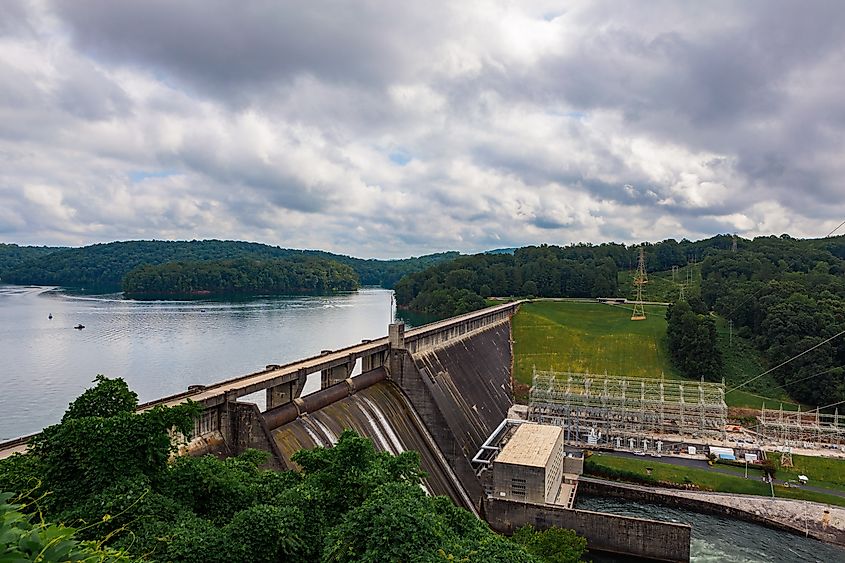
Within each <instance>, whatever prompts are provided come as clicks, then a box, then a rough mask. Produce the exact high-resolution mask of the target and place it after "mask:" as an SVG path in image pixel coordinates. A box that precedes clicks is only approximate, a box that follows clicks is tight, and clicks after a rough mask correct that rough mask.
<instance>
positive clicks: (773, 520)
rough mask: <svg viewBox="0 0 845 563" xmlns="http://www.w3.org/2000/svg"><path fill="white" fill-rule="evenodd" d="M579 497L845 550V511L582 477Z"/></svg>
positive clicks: (754, 497) (776, 500)
mask: <svg viewBox="0 0 845 563" xmlns="http://www.w3.org/2000/svg"><path fill="white" fill-rule="evenodd" d="M578 490H579V494H586V495H595V496H604V497H617V498H624V499H627V500H634V501H642V502H648V503H655V504H662V505H665V506H671V507H678V508H686V509H689V510H694V511H696V512H704V513H707V514H717V515H721V516H728V517H731V518H737V519H740V520H744V521H747V522H752V523H755V524H760V525H763V526H766V527H769V528H774V529H777V530H783V531H787V532H791V533H794V534H798V535H801V536H805V537H810V538H814V539H817V540H820V541H823V542H826V543H830V544H833V545H836V546H840V547H845V508H840V507H835V506H830V505H826V504H821V503H816V502H809V501H801V500H792V499H778V498H766V497H760V496H753V495H738V494H728V493H710V492H701V491H682V490H674V489H661V488H658V487H646V486H642V485H632V484H628V483H618V482H614V481H605V480H603V479H595V478H593V477H587V476H582V477H581V479H580V480H579V484H578Z"/></svg>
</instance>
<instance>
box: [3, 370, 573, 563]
mask: <svg viewBox="0 0 845 563" xmlns="http://www.w3.org/2000/svg"><path fill="white" fill-rule="evenodd" d="M95 382H96V386H95V387H94V388H93V389H90V390H89V391H86V392H85V393H84V394H83V395H82V396H81V397H80V398H78V399H77V400H75V401H74V402H73V403H71V405H70V408H69V409H68V413H67V414H66V415H65V417H64V418H63V421H62V423H61V424H58V425H55V426H52V427H50V428H47V429H45V431H44V432H43V433H42V435H41V436H40V437H38V438H37V439H35V440H34V441H33V443H32V447H31V448H30V451H29V452H28V453H27V454H24V455H20V454H18V455H15V456H12V457H11V458H8V459H5V460H0V488H3V489H5V488H8V489H10V490H13V491H15V492H16V493H17V494H19V495H23V496H25V497H26V498H27V499H29V500H30V502H29V508H30V509H35V508H37V510H39V511H42V512H43V514H44V515H45V516H46V517H48V518H49V519H50V520H52V521H61V522H68V523H73V524H74V525H76V524H78V525H79V526H80V527H79V529H78V530H72V529H70V528H63V527H61V526H52V525H45V526H46V528H45V530H53V531H50V532H49V533H47V532H45V534H46V535H45V536H44V537H45V538H46V539H45V541H49V540H50V538H52V537H57V538H59V540H60V541H62V542H64V541H69V542H71V543H68V544H65V543H62V544H61V546H62V547H61V548H62V549H66V548H67V549H70V551H67V552H66V553H67V554H72V553H76V552H75V551H73V550H74V549H76V550H77V551H79V553H80V554H82V555H85V556H86V557H87V555H88V552H86V551H84V549H83V548H85V549H88V547H87V546H89V545H94V544H89V543H85V542H86V541H88V542H91V541H95V540H96V541H98V542H100V543H101V544H107V545H108V546H109V548H110V549H120V550H122V551H121V552H120V553H118V552H115V551H104V550H102V549H100V547H97V546H94V547H92V548H91V549H93V550H94V551H92V553H94V555H93V556H92V557H95V558H92V559H85V558H80V559H72V558H70V559H68V560H80V561H110V560H121V559H117V557H123V555H121V554H129V555H130V556H133V557H137V558H141V559H155V560H163V561H186V562H197V563H199V562H203V563H205V562H210V563H215V562H219V563H223V562H229V561H259V562H260V561H266V562H274V561H338V562H339V561H443V560H448V561H466V562H477V563H481V562H492V563H506V562H507V563H529V562H536V561H543V560H549V561H552V559H543V558H542V557H541V558H537V557H535V556H532V555H530V554H529V552H527V551H525V550H524V549H523V548H522V547H520V546H519V545H517V544H516V543H513V542H511V541H509V540H507V539H505V538H503V537H501V536H498V535H496V534H495V533H493V532H492V531H491V530H490V529H489V527H487V525H486V524H484V523H483V522H481V521H480V520H478V519H477V518H476V517H475V516H473V515H472V514H471V513H469V512H467V511H465V510H463V509H460V508H458V507H456V506H454V505H453V504H452V503H451V501H450V500H449V499H447V498H444V497H429V496H427V495H426V494H425V493H424V492H423V490H422V488H421V479H422V478H423V477H424V474H423V472H422V471H421V470H420V466H419V457H418V455H417V454H416V453H415V452H404V453H402V454H400V455H398V456H392V455H390V454H388V453H384V452H378V451H376V450H375V448H374V447H373V444H372V442H371V441H370V440H367V439H365V438H361V437H359V436H358V435H356V434H355V433H354V432H352V431H351V430H347V431H346V432H344V433H343V434H342V435H341V436H340V437H339V439H338V442H337V444H336V445H335V446H334V447H331V448H316V449H314V450H310V451H306V450H303V451H300V452H298V453H297V454H295V455H294V460H295V461H296V462H297V464H299V466H300V467H301V468H302V471H301V472H300V473H296V472H292V471H284V472H273V471H267V470H263V469H261V468H260V466H261V464H263V463H264V462H265V461H266V459H267V456H266V454H264V453H263V452H257V451H248V452H246V453H244V454H242V455H240V456H237V457H233V458H229V459H225V460H221V459H218V458H215V457H212V456H205V457H187V456H184V457H176V458H173V459H170V454H171V453H172V451H173V444H172V441H171V436H172V433H173V431H176V432H181V433H183V434H185V435H188V434H189V433H190V430H191V427H192V424H193V420H194V418H195V417H196V416H197V415H198V412H199V409H198V408H197V406H196V405H195V404H186V405H182V406H180V407H174V408H169V409H168V408H163V407H158V408H153V409H150V410H146V411H144V412H142V413H138V414H136V413H134V412H133V408H134V406H135V405H136V403H137V399H136V397H135V395H134V394H133V393H132V392H131V391H130V390H129V389H128V388H127V387H126V385H125V383H123V382H122V381H121V380H113V379H109V378H106V377H103V376H98V377H97V379H96V380H95ZM0 498H7V497H0ZM42 512H39V514H40V513H42ZM3 514H5V513H4V512H2V510H0V517H2V515H3ZM14 518H15V520H14V522H19V521H21V517H18V516H15V517H14ZM14 522H13V524H14ZM14 525H17V524H14ZM27 530H28V529H27ZM4 533H5V530H4ZM39 533H40V532H39ZM0 537H2V538H4V539H3V541H5V538H6V536H5V535H0ZM15 537H17V536H15ZM576 543H577V542H576ZM0 545H2V544H0ZM62 553H65V552H62ZM104 554H105V555H104ZM82 555H80V557H82ZM112 556H114V557H115V559H110V558H111V557H112ZM97 557H99V558H97ZM555 561H556V560H555Z"/></svg>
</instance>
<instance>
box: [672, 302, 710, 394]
mask: <svg viewBox="0 0 845 563" xmlns="http://www.w3.org/2000/svg"><path fill="white" fill-rule="evenodd" d="M666 320H667V326H666V334H667V335H668V337H669V353H670V354H671V355H672V363H674V364H675V367H677V368H678V369H679V370H680V371H681V372H682V373H683V374H684V375H686V376H687V377H693V378H699V377H704V378H705V379H709V380H710V381H721V378H722V367H723V365H722V355H721V353H720V352H719V349H718V348H717V346H716V323H715V322H714V321H713V319H712V318H710V316H708V315H700V314H696V313H695V311H693V310H692V307H690V305H689V303H687V302H686V301H680V302H678V303H676V304H674V305H671V306H670V307H669V309H668V310H667V311H666Z"/></svg>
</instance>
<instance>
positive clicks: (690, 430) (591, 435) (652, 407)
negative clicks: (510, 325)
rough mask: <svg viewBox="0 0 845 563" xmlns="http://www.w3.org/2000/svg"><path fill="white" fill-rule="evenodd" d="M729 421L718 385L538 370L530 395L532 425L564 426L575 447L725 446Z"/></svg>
mask: <svg viewBox="0 0 845 563" xmlns="http://www.w3.org/2000/svg"><path fill="white" fill-rule="evenodd" d="M727 415H728V407H727V405H726V404H725V386H724V385H723V384H718V383H704V382H696V381H685V380H677V379H670V380H667V379H653V378H644V377H620V376H612V375H595V374H590V373H570V372H551V371H538V370H536V369H535V370H534V374H533V379H532V386H531V391H530V392H529V407H528V417H529V420H532V421H535V422H542V423H544V424H555V425H558V426H562V427H563V428H564V432H565V435H564V436H565V439H566V440H567V441H568V442H570V443H588V444H601V443H606V444H610V445H613V444H614V441H615V442H616V446H617V447H620V446H622V447H626V446H627V445H628V443H631V444H633V441H632V440H636V442H637V444H638V447H639V444H641V443H643V442H642V440H651V441H652V442H654V441H655V440H661V439H667V438H668V439H675V440H677V439H678V437H686V438H719V439H722V440H723V439H724V438H725V424H726V423H727ZM623 442H624V443H625V444H624V446H623Z"/></svg>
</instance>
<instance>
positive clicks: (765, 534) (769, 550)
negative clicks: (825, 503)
mask: <svg viewBox="0 0 845 563" xmlns="http://www.w3.org/2000/svg"><path fill="white" fill-rule="evenodd" d="M575 504H576V506H575V507H576V508H582V509H584V510H595V511H597V512H609V513H611V514H619V515H621V516H635V517H638V518H650V519H652V520H663V521H668V522H681V523H685V524H690V525H692V540H691V542H690V560H691V561H694V562H710V561H712V562H714V563H715V562H719V563H722V562H724V563H758V562H759V563H769V562H771V563H792V562H795V561H818V562H820V563H833V562H834V561H835V562H841V561H845V549H840V548H838V547H835V546H832V545H828V544H826V543H823V542H820V541H816V540H812V539H807V538H803V537H801V536H798V535H795V534H788V533H786V532H779V531H777V530H772V529H769V528H765V527H763V526H758V525H756V524H751V523H748V522H743V521H741V520H733V519H730V518H724V517H721V516H712V515H709V514H699V513H698V512H692V511H690V510H680V509H676V508H667V507H665V506H658V505H655V504H646V503H641V502H632V501H628V500H623V499H615V498H603V497H593V496H580V497H578V498H577V500H576V503H575ZM595 561H597V562H610V561H627V559H624V558H620V559H614V558H612V557H607V558H605V557H596V558H595Z"/></svg>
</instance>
